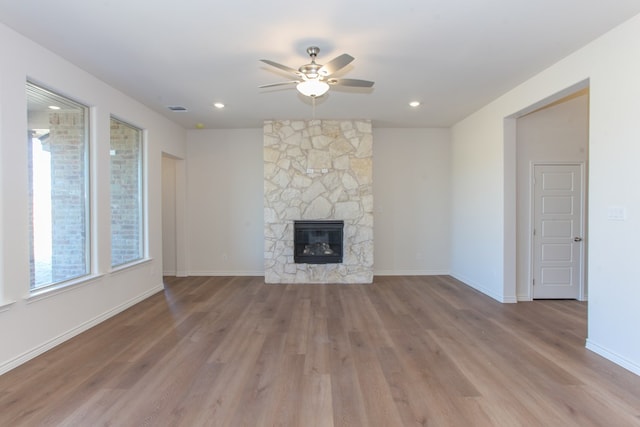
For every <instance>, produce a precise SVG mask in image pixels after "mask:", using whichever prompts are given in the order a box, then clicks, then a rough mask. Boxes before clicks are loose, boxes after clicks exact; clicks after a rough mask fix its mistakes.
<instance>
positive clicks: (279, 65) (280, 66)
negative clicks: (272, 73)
mask: <svg viewBox="0 0 640 427" xmlns="http://www.w3.org/2000/svg"><path fill="white" fill-rule="evenodd" d="M260 61H262V62H264V63H265V64H268V65H271V66H272V67H276V68H279V69H281V70H283V71H286V72H287V73H292V74H296V75H298V76H299V75H300V71H298V70H296V69H295V68H291V67H287V66H286V65H282V64H278V63H277V62H273V61H270V60H268V59H261V60H260Z"/></svg>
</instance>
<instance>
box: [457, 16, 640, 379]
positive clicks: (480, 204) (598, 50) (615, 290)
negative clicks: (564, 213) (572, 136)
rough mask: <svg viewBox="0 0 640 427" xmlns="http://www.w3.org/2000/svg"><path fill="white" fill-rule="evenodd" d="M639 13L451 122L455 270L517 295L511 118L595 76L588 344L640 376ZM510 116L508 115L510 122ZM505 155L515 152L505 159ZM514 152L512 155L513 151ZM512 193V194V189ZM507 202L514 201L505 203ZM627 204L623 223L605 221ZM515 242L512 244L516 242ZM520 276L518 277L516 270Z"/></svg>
mask: <svg viewBox="0 0 640 427" xmlns="http://www.w3.org/2000/svg"><path fill="white" fill-rule="evenodd" d="M639 50H640V16H636V17H635V18H633V19H631V20H630V21H628V22H627V23H625V24H623V25H621V26H619V27H617V28H616V29H614V30H612V31H610V32H609V33H607V34H606V35H604V36H602V37H601V38H599V39H597V40H595V41H594V42H592V43H590V44H589V45H587V46H585V47H584V48H583V49H580V50H579V51H577V52H575V53H574V54H572V55H570V56H568V57H567V58H565V59H564V60H562V61H560V62H558V63H557V64H555V65H553V66H552V67H550V68H548V69H547V70H545V71H544V72H542V73H540V74H538V75H537V76H535V77H533V78H532V79H530V80H528V81H527V82H525V83H523V84H521V85H520V86H518V87H516V88H514V89H513V90H511V91H510V92H508V93H506V94H505V95H503V96H501V97H500V98H498V99H496V100H495V101H494V102H492V103H490V104H488V105H487V106H485V107H484V108H482V109H481V110H479V111H477V112H475V113H474V114H472V115H471V116H469V117H467V118H466V119H464V120H462V121H461V122H460V123H458V124H456V125H455V126H454V127H453V128H452V144H453V159H452V164H453V176H454V183H453V194H452V197H453V202H452V206H453V212H452V215H453V223H452V224H453V230H452V242H451V243H452V272H453V274H454V275H456V276H458V277H460V278H462V279H463V280H465V281H466V282H467V283H469V284H470V285H472V286H475V287H477V288H479V289H481V290H485V291H487V293H488V294H489V295H491V296H494V297H496V298H497V299H501V298H505V297H511V296H513V294H515V280H513V281H511V277H509V276H508V275H506V274H505V271H506V270H505V266H506V265H505V260H507V261H508V262H511V263H513V264H515V257H513V255H511V254H510V253H509V252H510V251H504V250H503V247H504V246H505V242H515V238H516V237H515V232H514V230H512V229H511V228H510V227H508V225H509V222H510V221H509V219H506V218H504V215H503V213H504V212H505V211H506V212H511V211H513V212H515V209H513V206H509V205H508V204H511V203H513V204H515V197H513V196H514V195H513V194H509V193H505V192H504V190H503V188H509V187H510V183H512V182H514V180H515V168H512V167H511V165H513V163H514V162H515V150H513V147H511V146H510V144H513V143H515V142H514V141H515V138H514V139H513V140H511V138H510V137H509V135H507V134H505V132H504V130H505V119H506V118H508V117H511V116H512V115H514V114H519V112H524V111H531V108H532V106H535V105H539V104H540V103H544V102H546V101H545V98H548V97H551V98H554V97H555V98H559V97H561V96H563V95H565V94H566V93H565V91H567V88H569V90H573V88H572V86H574V87H575V86H576V85H578V86H579V85H583V84H584V82H585V81H586V80H587V79H588V80H589V87H590V115H589V135H590V136H589V161H590V164H589V215H590V218H589V227H588V228H589V242H588V244H589V261H588V263H589V270H588V275H589V314H588V316H589V317H588V324H589V331H588V341H587V347H588V348H590V349H592V350H595V351H597V352H598V353H600V354H602V355H604V356H605V357H607V358H609V359H611V360H613V361H615V362H617V363H619V364H621V365H622V366H625V367H627V368H628V369H630V370H632V371H634V372H636V373H640V332H638V328H637V325H640V310H638V309H637V307H638V301H639V300H640V286H638V284H637V281H638V278H637V260H638V259H640V249H639V247H638V245H637V244H636V242H637V241H638V240H639V239H640V215H638V213H640V198H639V197H638V195H637V191H635V184H634V183H637V182H640V168H638V166H637V160H638V159H639V158H640V144H638V140H640V120H638V117H639V114H640V113H639V112H640V81H638V76H639V75H640V56H638V54H637V53H638V51H639ZM507 121H508V120H507ZM505 153H507V154H508V157H506V158H505V157H504V155H505ZM512 154H513V155H512ZM514 191H515V190H514ZM505 201H506V202H507V204H505ZM611 206H620V207H624V208H625V209H626V212H627V219H626V221H611V220H608V219H607V210H608V208H609V207H611ZM513 246H514V247H515V244H514V245H513ZM514 279H515V275H514Z"/></svg>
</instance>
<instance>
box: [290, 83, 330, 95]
mask: <svg viewBox="0 0 640 427" xmlns="http://www.w3.org/2000/svg"><path fill="white" fill-rule="evenodd" d="M296 89H298V92H300V93H301V94H303V95H304V96H309V97H311V98H317V97H319V96H322V95H324V94H325V93H327V91H328V90H329V85H328V84H327V83H325V82H323V81H320V80H318V79H309V80H305V81H303V82H300V83H298V84H297V85H296Z"/></svg>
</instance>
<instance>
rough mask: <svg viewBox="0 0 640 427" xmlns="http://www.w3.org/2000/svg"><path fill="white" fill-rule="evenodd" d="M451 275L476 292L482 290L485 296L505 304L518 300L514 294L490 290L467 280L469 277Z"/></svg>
mask: <svg viewBox="0 0 640 427" xmlns="http://www.w3.org/2000/svg"><path fill="white" fill-rule="evenodd" d="M451 277H453V278H455V279H457V280H459V281H461V282H462V283H464V284H465V285H467V286H470V287H472V288H473V289H475V290H476V291H478V292H482V293H483V294H485V295H486V296H488V297H491V298H493V299H494V300H496V301H498V302H501V303H505V304H512V303H516V302H518V298H517V297H516V296H515V295H502V294H497V293H495V292H493V291H492V290H490V289H488V288H486V287H485V286H482V285H480V284H478V283H474V282H473V281H472V280H469V279H467V278H465V277H464V276H461V275H459V274H456V273H451Z"/></svg>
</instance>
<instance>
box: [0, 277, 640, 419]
mask: <svg viewBox="0 0 640 427" xmlns="http://www.w3.org/2000/svg"><path fill="white" fill-rule="evenodd" d="M165 284H166V286H165V291H164V292H162V293H159V294H156V295H154V296H153V297H151V298H149V299H147V300H145V301H143V302H141V303H139V304H137V305H136V306H134V307H132V308H130V309H129V310H127V311H125V312H123V313H121V314H119V315H118V316H116V317H114V318H112V319H109V320H108V321H106V322H104V323H102V324H100V325H98V326H96V327H94V328H92V329H91V330H89V331H87V332H85V333H83V334H81V335H79V336H77V337H75V338H73V339H72V340H70V341H68V342H66V343H64V344H62V345H60V346H58V347H56V348H55V349H53V350H51V351H49V352H47V353H45V354H43V355H41V356H40V357H38V358H36V359H34V360H32V361H30V362H28V363H26V364H24V365H22V366H20V367H18V368H16V369H14V370H13V371H10V372H8V373H6V374H5V375H3V376H0V425H1V426H60V425H64V426H107V425H108V426H293V427H297V426H304V427H308V426H311V427H312V426H367V427H368V426H383V427H393V426H427V425H428V426H634V425H637V426H640V377H638V376H636V375H634V374H632V373H630V372H628V371H626V370H624V369H622V368H620V367H618V366H616V365H614V364H613V363H611V362H609V361H606V360H605V359H603V358H601V357H600V356H598V355H596V354H595V353H592V352H590V351H588V350H586V349H585V348H584V344H585V338H586V309H587V307H586V304H585V303H581V302H577V301H535V302H528V303H519V304H500V303H498V302H496V301H494V300H492V299H490V298H488V297H486V296H484V295H482V294H480V293H478V292H476V291H474V290H473V289H471V288H469V287H467V286H465V285H464V284H462V283H460V282H458V281H456V280H454V279H452V278H451V277H448V276H419V277H404V276H402V277H376V278H375V281H374V283H373V284H372V285H265V284H264V283H263V278H261V277H191V278H180V279H177V278H165Z"/></svg>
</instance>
